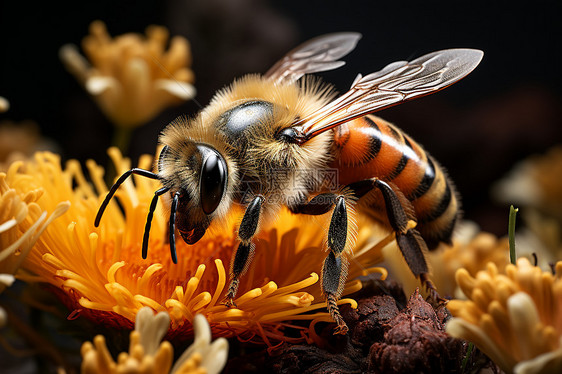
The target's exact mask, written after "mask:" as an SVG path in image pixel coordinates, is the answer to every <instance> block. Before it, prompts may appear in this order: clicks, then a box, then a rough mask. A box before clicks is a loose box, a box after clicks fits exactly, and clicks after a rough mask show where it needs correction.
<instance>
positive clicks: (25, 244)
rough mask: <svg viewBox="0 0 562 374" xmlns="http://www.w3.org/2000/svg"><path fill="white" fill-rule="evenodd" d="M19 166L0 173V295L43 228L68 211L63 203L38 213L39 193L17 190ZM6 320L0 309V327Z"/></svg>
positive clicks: (24, 189) (29, 190) (66, 204)
mask: <svg viewBox="0 0 562 374" xmlns="http://www.w3.org/2000/svg"><path fill="white" fill-rule="evenodd" d="M20 166H21V162H19V163H15V164H13V166H12V167H11V168H10V169H9V170H8V174H6V173H0V293H2V292H3V291H4V290H5V289H6V287H9V286H11V285H12V283H13V282H14V281H15V278H14V273H15V272H16V271H17V270H18V268H19V267H20V265H21V263H22V262H23V260H24V259H25V257H26V256H27V254H28V253H29V251H30V250H31V248H32V247H33V245H34V244H35V242H36V241H37V239H38V238H39V236H40V235H41V233H42V232H43V231H44V230H45V228H46V227H47V226H48V225H49V224H50V223H51V222H52V221H53V220H54V219H55V218H57V217H59V216H60V215H62V214H63V213H64V212H65V211H66V210H67V209H68V203H67V202H61V203H59V204H58V205H57V206H56V207H55V208H54V209H53V210H50V211H48V210H46V209H42V207H40V206H39V204H37V200H38V199H39V198H40V196H41V194H42V192H43V190H42V189H40V188H38V189H35V188H33V187H31V188H25V187H23V188H21V187H22V186H21V185H19V183H18V178H17V177H16V176H15V174H16V171H17V169H18V168H19V167H20ZM49 212H51V215H50V216H48V214H49ZM6 318H7V317H6V313H5V311H4V310H3V309H2V308H1V307H0V327H2V326H4V325H5V323H6Z"/></svg>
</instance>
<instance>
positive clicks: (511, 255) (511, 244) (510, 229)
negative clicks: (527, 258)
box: [508, 205, 519, 265]
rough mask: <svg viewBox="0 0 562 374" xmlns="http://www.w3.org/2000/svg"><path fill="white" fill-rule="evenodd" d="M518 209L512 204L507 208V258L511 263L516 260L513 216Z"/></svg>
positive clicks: (514, 216)
mask: <svg viewBox="0 0 562 374" xmlns="http://www.w3.org/2000/svg"><path fill="white" fill-rule="evenodd" d="M518 211H519V209H516V208H514V207H513V205H512V206H511V207H510V208H509V227H508V236H509V259H510V260H511V263H512V264H513V265H515V263H516V262H517V256H516V255H515V218H516V216H517V212H518Z"/></svg>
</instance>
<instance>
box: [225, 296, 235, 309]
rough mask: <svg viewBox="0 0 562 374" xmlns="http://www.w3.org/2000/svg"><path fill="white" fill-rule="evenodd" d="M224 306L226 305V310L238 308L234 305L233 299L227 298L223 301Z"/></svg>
mask: <svg viewBox="0 0 562 374" xmlns="http://www.w3.org/2000/svg"><path fill="white" fill-rule="evenodd" d="M223 304H224V305H226V306H227V307H228V308H237V307H238V306H237V305H236V303H235V302H234V299H233V298H232V297H227V298H226V299H225V301H224V302H223Z"/></svg>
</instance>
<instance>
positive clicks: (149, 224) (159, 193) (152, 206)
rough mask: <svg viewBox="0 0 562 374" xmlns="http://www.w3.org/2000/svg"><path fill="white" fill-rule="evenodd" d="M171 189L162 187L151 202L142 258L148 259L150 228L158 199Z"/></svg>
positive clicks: (143, 239)
mask: <svg viewBox="0 0 562 374" xmlns="http://www.w3.org/2000/svg"><path fill="white" fill-rule="evenodd" d="M169 190H170V189H169V188H168V187H162V188H161V189H159V190H158V191H156V192H154V197H153V198H152V201H151V202H150V209H149V210H148V215H147V216H146V225H145V226H144V235H143V238H142V258H144V259H146V256H147V255H148V236H149V233H150V226H151V225H152V216H153V215H154V210H156V204H157V203H158V198H159V197H160V195H163V194H164V193H166V192H168V191H169Z"/></svg>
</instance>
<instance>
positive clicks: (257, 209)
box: [226, 195, 265, 306]
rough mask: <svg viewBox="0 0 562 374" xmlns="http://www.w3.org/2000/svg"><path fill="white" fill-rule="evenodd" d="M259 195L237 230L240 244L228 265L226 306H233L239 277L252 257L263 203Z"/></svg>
mask: <svg viewBox="0 0 562 374" xmlns="http://www.w3.org/2000/svg"><path fill="white" fill-rule="evenodd" d="M264 200H265V199H264V197H263V196H261V195H258V196H256V197H255V198H254V199H253V200H252V202H250V204H249V205H248V207H247V208H246V212H245V213H244V217H243V218H242V222H241V223H240V227H239V228H238V239H240V244H239V245H238V248H237V249H236V252H235V253H234V256H233V260H232V262H231V265H230V285H229V287H228V292H227V294H226V305H227V306H235V304H234V297H235V296H236V293H237V292H238V286H239V284H240V277H241V276H242V275H244V273H245V272H246V270H248V267H249V266H250V263H251V262H252V258H253V256H254V249H255V245H254V244H253V243H252V238H253V237H254V235H255V234H256V232H257V229H258V224H259V219H260V213H261V207H262V204H263V201H264Z"/></svg>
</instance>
